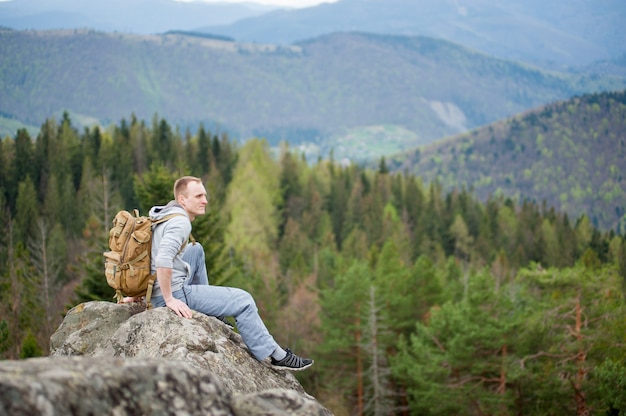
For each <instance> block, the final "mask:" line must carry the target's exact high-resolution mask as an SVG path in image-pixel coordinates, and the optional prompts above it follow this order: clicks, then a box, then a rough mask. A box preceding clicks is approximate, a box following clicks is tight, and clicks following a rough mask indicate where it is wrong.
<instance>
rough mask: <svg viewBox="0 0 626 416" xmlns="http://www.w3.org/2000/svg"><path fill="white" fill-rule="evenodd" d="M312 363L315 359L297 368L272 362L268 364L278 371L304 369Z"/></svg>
mask: <svg viewBox="0 0 626 416" xmlns="http://www.w3.org/2000/svg"><path fill="white" fill-rule="evenodd" d="M314 363H315V361H313V362H311V363H310V364H307V365H305V366H304V367H298V368H294V367H284V366H280V365H274V364H270V366H271V367H272V368H273V369H274V370H278V371H302V370H306V369H307V368H309V367H311V366H312V365H313V364H314Z"/></svg>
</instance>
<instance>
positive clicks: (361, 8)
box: [199, 0, 626, 67]
mask: <svg viewBox="0 0 626 416" xmlns="http://www.w3.org/2000/svg"><path fill="white" fill-rule="evenodd" d="M625 21H626V3H624V2H623V1H621V0H598V1H589V0H553V1H550V2H545V1H540V0H495V1H494V0H471V1H470V0H422V1H415V0H340V1H338V2H336V3H331V4H322V5H320V6H317V7H312V8H306V9H299V10H277V11H274V12H271V13H267V14H263V15H261V16H258V17H253V18H248V19H243V20H240V21H237V22H235V23H233V24H231V25H227V26H221V27H218V26H208V25H207V26H208V27H204V28H203V29H199V30H205V31H209V32H212V33H220V34H224V35H228V36H230V37H233V38H235V39H237V40H241V41H255V42H269V43H283V44H290V43H292V42H295V41H298V40H301V39H307V38H311V37H315V36H319V35H322V34H326V33H331V32H337V31H355V30H356V31H366V32H373V33H381V34H396V35H409V36H416V35H421V36H428V37H434V38H441V39H446V40H449V41H451V42H454V43H458V44H461V45H464V46H468V47H471V48H474V49H477V50H480V51H483V52H485V53H487V54H490V55H493V56H497V57H501V58H505V59H511V60H516V61H524V62H529V63H534V64H541V65H549V66H551V67H564V66H569V65H581V64H588V63H590V62H592V61H596V60H602V59H611V58H616V57H619V56H620V55H621V54H623V53H624V52H626V43H625V42H624V40H625V39H626V25H624V22H625Z"/></svg>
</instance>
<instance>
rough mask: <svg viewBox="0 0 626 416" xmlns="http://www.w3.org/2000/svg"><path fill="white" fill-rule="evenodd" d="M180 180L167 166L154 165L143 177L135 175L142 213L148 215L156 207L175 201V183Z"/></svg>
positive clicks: (136, 192)
mask: <svg viewBox="0 0 626 416" xmlns="http://www.w3.org/2000/svg"><path fill="white" fill-rule="evenodd" d="M176 179H178V176H177V175H176V174H173V173H172V172H171V171H170V170H168V169H167V168H166V167H165V166H163V165H161V164H153V165H152V166H150V170H149V171H148V172H146V173H144V174H143V175H141V176H140V175H135V182H134V183H135V194H136V195H137V200H138V201H139V209H140V213H143V215H147V214H148V212H149V211H150V208H152V207H153V206H155V205H165V204H167V203H168V202H169V201H171V200H173V199H174V182H175V181H176Z"/></svg>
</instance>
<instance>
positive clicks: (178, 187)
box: [174, 176, 202, 200]
mask: <svg viewBox="0 0 626 416" xmlns="http://www.w3.org/2000/svg"><path fill="white" fill-rule="evenodd" d="M189 182H200V183H202V179H200V178H196V177H195V176H183V177H182V178H178V179H177V180H176V182H174V199H176V200H178V196H179V195H180V194H183V193H184V192H185V191H186V190H187V185H188V184H189Z"/></svg>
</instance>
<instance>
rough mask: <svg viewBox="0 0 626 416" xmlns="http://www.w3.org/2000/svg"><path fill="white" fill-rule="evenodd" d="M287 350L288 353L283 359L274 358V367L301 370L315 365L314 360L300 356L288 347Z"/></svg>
mask: <svg viewBox="0 0 626 416" xmlns="http://www.w3.org/2000/svg"><path fill="white" fill-rule="evenodd" d="M285 352H286V353H287V355H286V356H285V358H283V359H282V360H275V359H274V358H272V367H274V368H275V369H277V370H291V371H301V370H304V369H307V368H309V367H311V366H312V365H313V362H314V361H313V360H311V359H308V358H301V357H298V356H297V355H296V354H294V353H293V352H291V351H290V350H289V349H288V348H285Z"/></svg>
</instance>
